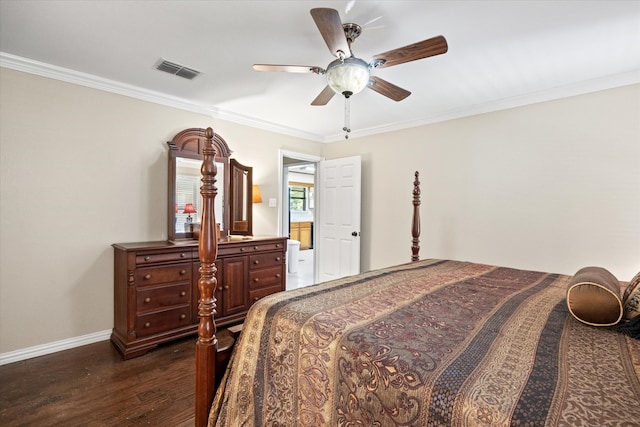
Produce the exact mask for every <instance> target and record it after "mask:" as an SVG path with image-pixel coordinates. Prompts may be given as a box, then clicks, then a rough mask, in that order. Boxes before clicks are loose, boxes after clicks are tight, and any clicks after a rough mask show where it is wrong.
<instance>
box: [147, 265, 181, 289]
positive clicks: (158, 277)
mask: <svg viewBox="0 0 640 427" xmlns="http://www.w3.org/2000/svg"><path fill="white" fill-rule="evenodd" d="M191 271H192V267H191V263H185V264H174V265H169V266H166V267H150V268H139V269H137V270H136V285H137V286H147V285H157V284H160V283H172V282H186V281H188V282H190V281H191Z"/></svg>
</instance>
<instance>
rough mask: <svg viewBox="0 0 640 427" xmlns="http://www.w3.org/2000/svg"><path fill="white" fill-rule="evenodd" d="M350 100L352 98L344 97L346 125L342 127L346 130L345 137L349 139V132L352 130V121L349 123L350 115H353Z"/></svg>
mask: <svg viewBox="0 0 640 427" xmlns="http://www.w3.org/2000/svg"><path fill="white" fill-rule="evenodd" d="M350 102H351V101H350V99H349V98H347V97H346V96H345V97H344V127H343V128H342V130H343V131H345V134H344V139H349V132H351V123H349V120H350V115H351V111H350Z"/></svg>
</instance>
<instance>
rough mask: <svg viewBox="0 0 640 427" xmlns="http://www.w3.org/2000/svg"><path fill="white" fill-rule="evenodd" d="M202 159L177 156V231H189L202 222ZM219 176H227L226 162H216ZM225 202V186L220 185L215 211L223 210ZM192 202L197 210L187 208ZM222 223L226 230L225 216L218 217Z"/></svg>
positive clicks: (222, 227)
mask: <svg viewBox="0 0 640 427" xmlns="http://www.w3.org/2000/svg"><path fill="white" fill-rule="evenodd" d="M201 166H202V161H201V160H196V159H188V158H185V157H177V158H176V187H175V205H176V206H175V231H176V233H188V232H191V231H192V229H193V225H195V226H196V227H197V226H198V225H199V224H200V219H201V215H202V196H201V195H200V186H201V185H202V183H201V181H200V180H201V174H200V167H201ZM216 167H217V169H218V174H219V176H225V174H224V172H225V171H224V163H222V162H216ZM224 203H225V194H224V186H218V195H217V196H216V198H215V211H216V212H223V206H224ZM189 204H191V205H192V206H193V208H194V209H193V210H195V212H189V211H190V210H191V209H186V208H187V206H188V205H189ZM216 222H218V223H219V224H220V230H221V231H224V229H225V227H224V223H223V218H216Z"/></svg>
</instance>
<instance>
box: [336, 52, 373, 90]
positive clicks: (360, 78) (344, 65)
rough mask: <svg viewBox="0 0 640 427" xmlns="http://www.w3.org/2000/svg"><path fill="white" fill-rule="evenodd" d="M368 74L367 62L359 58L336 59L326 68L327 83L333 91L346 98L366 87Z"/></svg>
mask: <svg viewBox="0 0 640 427" xmlns="http://www.w3.org/2000/svg"><path fill="white" fill-rule="evenodd" d="M370 74H371V73H370V71H369V64H367V63H366V62H364V61H363V60H362V59H360V58H355V57H353V56H351V57H349V58H345V59H343V60H340V59H337V60H335V61H333V62H332V63H331V64H329V66H328V68H327V71H326V75H327V84H328V85H329V87H330V88H331V89H333V91H334V92H335V93H337V94H339V95H344V96H345V97H347V98H348V97H350V96H351V95H355V94H356V93H358V92H361V91H362V90H363V89H364V88H365V87H367V84H368V83H369V77H370Z"/></svg>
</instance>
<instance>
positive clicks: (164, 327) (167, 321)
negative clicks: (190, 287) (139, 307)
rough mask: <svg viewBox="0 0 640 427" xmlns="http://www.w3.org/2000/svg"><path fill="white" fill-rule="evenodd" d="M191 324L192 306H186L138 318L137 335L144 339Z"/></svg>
mask: <svg viewBox="0 0 640 427" xmlns="http://www.w3.org/2000/svg"><path fill="white" fill-rule="evenodd" d="M190 324H191V306H190V305H184V306H181V307H178V308H174V309H171V310H164V311H159V312H155V313H150V314H143V315H140V316H137V317H136V335H137V336H138V337H143V336H147V335H153V334H156V333H159V332H166V331H169V330H171V329H175V328H179V327H182V326H189V325H190Z"/></svg>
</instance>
